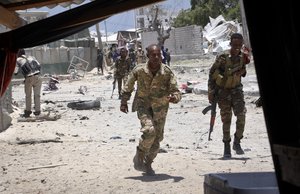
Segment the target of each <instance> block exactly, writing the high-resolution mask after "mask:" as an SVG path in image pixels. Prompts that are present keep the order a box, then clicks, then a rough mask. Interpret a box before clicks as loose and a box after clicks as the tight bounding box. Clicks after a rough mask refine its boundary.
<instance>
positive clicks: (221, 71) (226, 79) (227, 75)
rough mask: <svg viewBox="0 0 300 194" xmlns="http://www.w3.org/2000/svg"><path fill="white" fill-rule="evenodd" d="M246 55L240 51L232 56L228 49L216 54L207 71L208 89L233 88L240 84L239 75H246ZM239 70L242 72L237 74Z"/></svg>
mask: <svg viewBox="0 0 300 194" xmlns="http://www.w3.org/2000/svg"><path fill="white" fill-rule="evenodd" d="M246 57H247V56H246V55H245V54H243V53H242V52H241V53H240V55H238V56H236V57H233V56H231V55H230V50H227V51H224V52H222V53H221V54H220V55H218V56H217V57H216V60H215V62H214V63H213V65H212V67H211V68H210V71H209V79H208V90H209V91H211V90H214V89H215V88H216V87H218V88H221V89H222V88H225V89H233V88H236V87H238V86H240V85H241V76H242V77H244V76H245V75H246V64H247V63H249V61H248V60H247V59H246ZM239 71H241V72H244V73H243V74H241V75H240V74H237V72H239Z"/></svg>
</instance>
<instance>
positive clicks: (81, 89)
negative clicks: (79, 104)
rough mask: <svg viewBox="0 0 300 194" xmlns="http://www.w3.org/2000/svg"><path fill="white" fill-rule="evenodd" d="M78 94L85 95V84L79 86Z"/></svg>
mask: <svg viewBox="0 0 300 194" xmlns="http://www.w3.org/2000/svg"><path fill="white" fill-rule="evenodd" d="M78 91H79V93H80V94H83V95H85V94H86V93H87V87H86V86H80V87H79V89H78Z"/></svg>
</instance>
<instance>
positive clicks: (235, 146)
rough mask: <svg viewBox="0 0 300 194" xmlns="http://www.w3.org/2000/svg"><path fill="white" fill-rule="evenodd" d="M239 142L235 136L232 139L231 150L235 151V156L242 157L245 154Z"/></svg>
mask: <svg viewBox="0 0 300 194" xmlns="http://www.w3.org/2000/svg"><path fill="white" fill-rule="evenodd" d="M240 143H241V140H240V139H238V138H237V137H236V136H235V137H234V141H233V146H232V149H233V150H235V152H236V154H238V155H242V154H245V152H244V150H243V149H242V147H241V144H240Z"/></svg>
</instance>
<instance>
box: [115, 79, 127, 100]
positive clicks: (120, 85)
mask: <svg viewBox="0 0 300 194" xmlns="http://www.w3.org/2000/svg"><path fill="white" fill-rule="evenodd" d="M126 81H127V76H126V75H125V76H123V77H120V76H118V77H117V82H118V93H119V96H120V95H121V90H122V86H123V85H125V83H126Z"/></svg>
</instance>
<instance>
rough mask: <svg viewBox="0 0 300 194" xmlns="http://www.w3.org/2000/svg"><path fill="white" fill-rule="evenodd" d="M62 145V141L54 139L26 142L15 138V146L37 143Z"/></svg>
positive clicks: (29, 140)
mask: <svg viewBox="0 0 300 194" xmlns="http://www.w3.org/2000/svg"><path fill="white" fill-rule="evenodd" d="M50 142H52V143H63V141H61V140H60V138H55V139H40V140H39V139H28V140H20V139H19V138H17V144H18V145H23V144H37V143H50Z"/></svg>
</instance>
